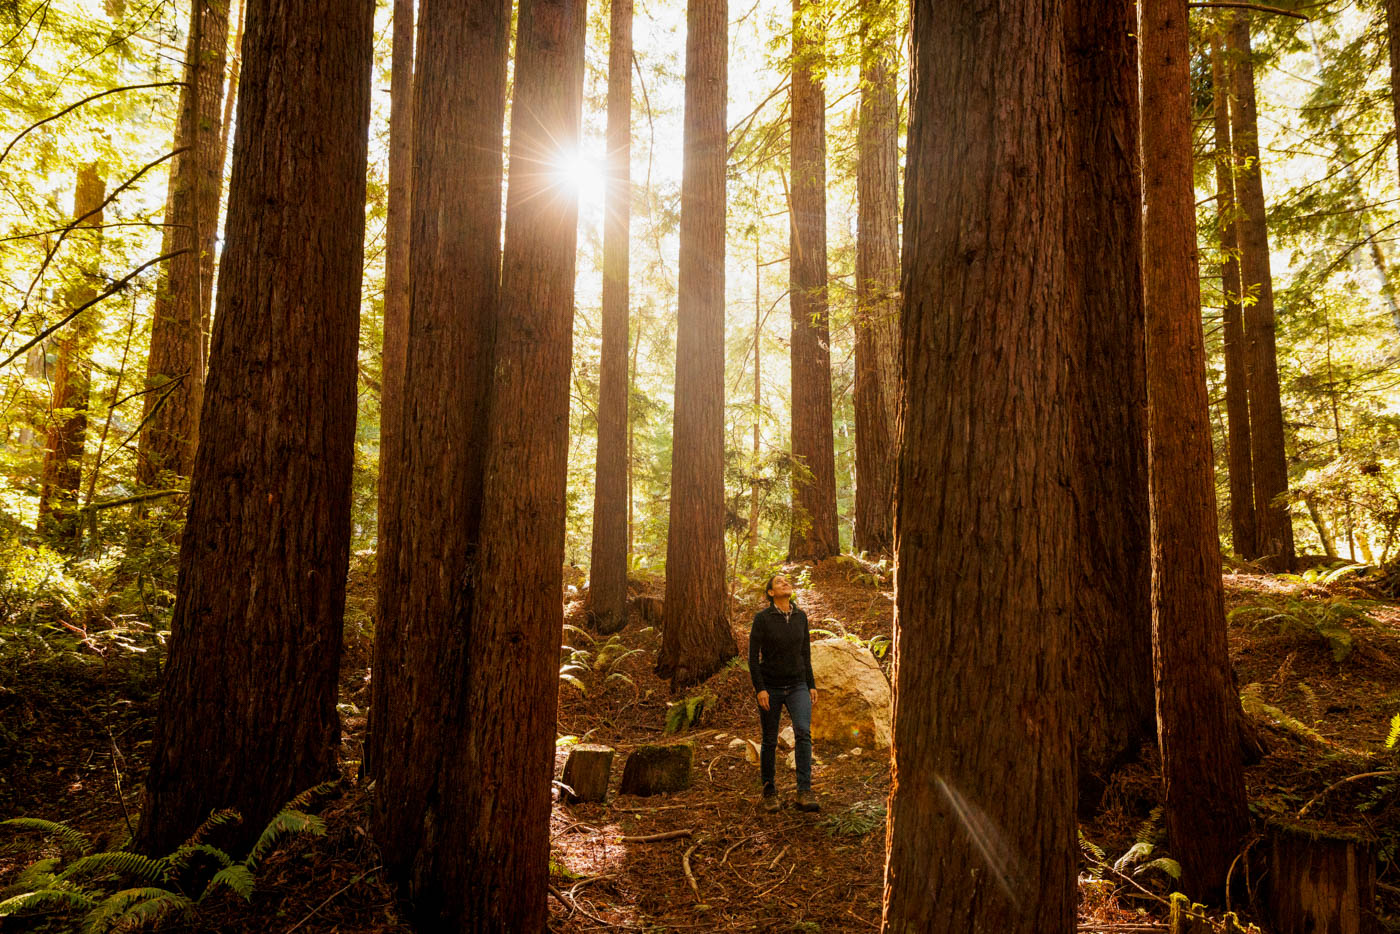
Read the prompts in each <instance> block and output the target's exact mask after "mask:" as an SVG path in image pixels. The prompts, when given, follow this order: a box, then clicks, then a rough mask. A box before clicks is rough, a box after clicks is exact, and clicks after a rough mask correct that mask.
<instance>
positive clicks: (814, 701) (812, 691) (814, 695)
mask: <svg viewBox="0 0 1400 934" xmlns="http://www.w3.org/2000/svg"><path fill="white" fill-rule="evenodd" d="M807 693H808V694H810V695H811V696H812V706H814V707H815V706H816V704H817V689H816V688H810V689H809V690H808V691H807Z"/></svg>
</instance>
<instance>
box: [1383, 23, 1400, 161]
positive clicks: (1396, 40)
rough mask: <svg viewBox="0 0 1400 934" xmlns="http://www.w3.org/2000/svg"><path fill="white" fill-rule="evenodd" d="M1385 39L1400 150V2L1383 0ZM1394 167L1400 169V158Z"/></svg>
mask: <svg viewBox="0 0 1400 934" xmlns="http://www.w3.org/2000/svg"><path fill="white" fill-rule="evenodd" d="M1385 38H1386V45H1387V47H1388V48H1389V50H1390V107H1391V111H1392V113H1394V115H1395V124H1394V125H1395V128H1396V133H1395V145H1396V147H1397V148H1398V149H1400V0H1385ZM1396 166H1397V168H1400V158H1397V160H1396Z"/></svg>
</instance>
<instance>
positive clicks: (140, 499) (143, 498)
mask: <svg viewBox="0 0 1400 934" xmlns="http://www.w3.org/2000/svg"><path fill="white" fill-rule="evenodd" d="M188 492H189V491H188V490H157V491H155V492H154V493H140V494H138V495H136V496H123V497H122V498H121V499H104V500H103V501H102V502H100V503H90V504H88V505H87V506H84V507H82V508H81V509H79V510H78V511H79V512H96V511H97V510H99V509H115V508H116V507H117V506H130V505H132V504H133V503H147V502H150V501H151V500H153V499H164V498H165V497H167V496H178V495H179V494H181V493H188Z"/></svg>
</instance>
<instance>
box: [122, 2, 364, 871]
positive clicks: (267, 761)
mask: <svg viewBox="0 0 1400 934" xmlns="http://www.w3.org/2000/svg"><path fill="white" fill-rule="evenodd" d="M373 19H374V4H373V3H370V2H368V0H357V2H354V3H344V2H339V0H336V2H331V0H321V2H317V3H310V2H304V0H303V2H298V3H291V2H288V0H250V8H249V10H248V26H247V34H246V37H245V42H246V46H245V55H246V59H245V63H244V64H245V72H244V89H243V94H242V95H241V98H240V100H239V108H238V134H237V138H236V139H235V141H234V156H233V176H232V181H231V185H230V190H229V219H228V238H227V242H228V246H227V248H226V250H225V253H224V261H223V263H222V264H221V270H220V277H221V278H220V283H219V290H218V294H219V308H218V315H217V317H216V319H215V323H214V335H213V344H212V347H211V355H210V357H211V359H210V368H209V380H208V383H207V384H206V392H205V400H204V409H203V414H202V417H201V424H200V428H201V432H200V434H201V437H202V438H203V439H204V441H203V443H202V444H201V445H200V446H199V452H198V455H197V456H196V458H195V464H194V470H193V473H192V475H191V485H190V506H189V519H188V523H187V525H186V532H185V535H184V536H183V538H182V541H181V548H180V576H179V583H178V587H177V596H176V603H175V614H174V618H173V620H172V623H171V631H172V636H171V642H170V651H169V656H168V661H167V664H166V672H165V685H164V687H163V689H162V691H161V697H160V706H159V710H158V714H157V718H156V729H155V741H154V745H153V749H152V755H151V768H150V772H149V775H148V777H147V781H146V803H145V806H144V807H143V808H142V812H141V824H140V827H139V828H138V830H137V839H138V841H139V845H140V846H141V848H142V849H143V850H144V851H145V852H153V853H166V852H169V851H170V850H171V849H173V848H174V847H175V846H176V845H178V844H179V843H180V842H181V841H182V840H184V839H185V838H186V837H187V836H188V835H189V833H190V832H191V831H192V830H193V829H194V828H195V827H196V826H197V825H198V824H199V823H200V822H201V821H203V820H204V819H205V818H206V817H208V815H209V812H210V811H211V810H213V809H215V808H220V807H235V808H237V809H238V810H239V811H240V812H241V814H242V815H243V818H244V824H243V829H244V832H245V835H246V834H256V833H258V832H259V831H260V830H261V828H262V826H263V824H264V822H266V821H267V819H268V818H269V817H271V816H272V815H273V814H274V813H275V812H276V811H277V809H278V808H279V807H280V806H281V805H282V804H283V803H284V802H285V801H286V800H287V799H288V798H290V797H291V796H292V795H294V794H296V793H297V792H299V791H301V790H303V789H305V788H308V787H310V786H311V785H314V784H316V783H317V782H320V781H323V780H325V779H327V778H329V777H331V776H332V775H333V774H334V772H335V753H336V746H337V743H338V740H339V735H340V723H339V719H338V718H337V714H336V709H335V703H336V680H337V677H338V674H339V662H340V645H341V642H340V638H341V616H342V611H343V609H344V603H345V575H346V569H347V566H348V562H349V545H350V484H351V471H352V466H353V461H354V442H355V384H356V378H355V361H356V354H357V344H358V337H359V311H360V272H361V262H362V259H363V253H364V244H363V240H364V195H365V167H366V156H367V149H368V139H367V137H368V127H369V91H370V68H371V64H372V54H373V50H372V44H373ZM311 180H314V184H313V183H311Z"/></svg>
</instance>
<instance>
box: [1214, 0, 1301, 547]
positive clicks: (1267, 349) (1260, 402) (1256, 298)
mask: <svg viewBox="0 0 1400 934" xmlns="http://www.w3.org/2000/svg"><path fill="white" fill-rule="evenodd" d="M1227 42H1228V47H1229V49H1230V53H1231V58H1232V62H1231V64H1232V65H1233V66H1234V74H1233V76H1232V79H1231V80H1232V84H1233V87H1234V99H1233V101H1232V102H1231V103H1232V105H1233V106H1232V107H1231V110H1230V123H1231V131H1232V132H1231V139H1232V142H1233V144H1234V151H1235V154H1236V156H1237V158H1238V160H1239V161H1238V162H1237V163H1236V170H1237V171H1236V173H1235V197H1236V198H1237V199H1238V202H1239V208H1240V216H1239V226H1238V230H1239V240H1240V260H1241V262H1240V275H1241V281H1242V282H1243V288H1242V290H1241V294H1243V295H1245V296H1247V298H1246V300H1245V303H1244V334H1245V343H1246V353H1247V357H1246V359H1247V361H1248V364H1247V368H1246V372H1247V374H1248V377H1249V430H1250V446H1251V449H1252V450H1251V455H1252V459H1251V464H1252V468H1253V473H1254V520H1255V529H1256V534H1257V539H1256V545H1257V547H1258V552H1259V555H1260V556H1261V557H1265V558H1271V559H1272V560H1273V561H1274V562H1275V563H1276V564H1278V565H1279V566H1280V567H1281V568H1285V569H1286V568H1287V567H1288V566H1290V565H1291V564H1292V561H1293V520H1292V518H1291V517H1290V515H1289V509H1288V504H1287V503H1286V502H1284V501H1282V500H1281V499H1280V497H1283V496H1286V495H1287V493H1288V460H1287V457H1286V455H1285V453H1284V439H1283V406H1282V403H1281V402H1280V400H1279V384H1278V351H1277V349H1276V347H1275V334H1274V286H1273V277H1272V274H1271V272H1270V270H1269V228H1268V222H1267V219H1266V216H1265V212H1264V179H1263V175H1262V174H1261V173H1260V168H1259V121H1258V116H1257V113H1256V108H1255V100H1254V62H1253V60H1252V59H1251V57H1250V55H1251V53H1250V46H1249V15H1248V14H1247V13H1241V14H1238V15H1237V17H1236V19H1235V21H1234V23H1233V24H1232V25H1231V27H1230V31H1229V35H1228V37H1227ZM1250 299H1252V301H1251V300H1250Z"/></svg>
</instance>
